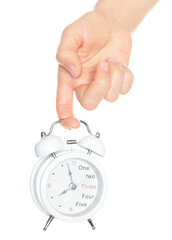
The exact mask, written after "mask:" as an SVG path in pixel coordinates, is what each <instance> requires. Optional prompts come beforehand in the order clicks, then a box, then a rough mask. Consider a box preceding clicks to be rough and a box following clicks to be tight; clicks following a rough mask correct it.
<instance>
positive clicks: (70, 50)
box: [56, 10, 133, 129]
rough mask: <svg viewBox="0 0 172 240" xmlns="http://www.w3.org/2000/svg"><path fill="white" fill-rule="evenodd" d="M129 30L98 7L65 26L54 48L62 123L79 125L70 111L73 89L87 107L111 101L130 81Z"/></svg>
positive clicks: (126, 88) (69, 125)
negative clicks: (57, 63) (57, 46)
mask: <svg viewBox="0 0 172 240" xmlns="http://www.w3.org/2000/svg"><path fill="white" fill-rule="evenodd" d="M131 44H132V42H131V35H130V32H129V30H127V29H126V28H125V27H123V26H122V25H121V24H119V23H118V21H117V20H116V19H115V18H114V17H112V16H110V15H108V14H105V13H103V12H102V11H100V10H94V11H92V12H89V13H87V14H85V15H84V16H82V17H81V18H80V19H78V20H77V21H75V22H74V23H72V24H71V25H69V26H68V27H66V28H65V30H64V31H63V33H62V37H61V42H60V45H59V48H58V51H57V60H58V62H59V63H60V64H59V71H58V88H57V104H56V107H57V113H58V116H59V119H62V118H65V120H64V121H63V122H62V125H63V126H64V127H67V128H69V129H71V128H78V127H79V126H80V122H79V121H78V120H77V119H76V118H75V117H74V114H73V93H74V91H75V93H76V97H77V99H78V101H79V102H80V104H81V105H82V106H83V107H84V108H85V109H87V110H93V109H95V108H96V107H97V106H98V104H99V103H100V102H101V100H102V99H105V100H107V101H109V102H114V101H116V100H117V99H118V96H119V94H126V93H127V92H128V91H129V90H130V88H131V86H132V83H133V74H132V72H131V71H130V70H129V69H128V67H127V65H128V62H129V57H130V52H131Z"/></svg>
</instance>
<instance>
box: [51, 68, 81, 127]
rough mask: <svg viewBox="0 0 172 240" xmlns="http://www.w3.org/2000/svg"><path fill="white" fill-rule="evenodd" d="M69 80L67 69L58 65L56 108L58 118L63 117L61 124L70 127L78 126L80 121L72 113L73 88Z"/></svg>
mask: <svg viewBox="0 0 172 240" xmlns="http://www.w3.org/2000/svg"><path fill="white" fill-rule="evenodd" d="M70 81H71V79H70V76H69V73H68V72H67V70H66V69H65V68H64V67H63V66H61V65H59V71H58V85H57V98H56V110H57V114H58V117H59V119H64V121H63V122H62V126H63V127H66V128H69V129H72V128H78V127H79V126H80V122H79V121H78V120H77V119H76V118H75V117H74V113H73V89H72V86H71V85H70V84H69V82H70Z"/></svg>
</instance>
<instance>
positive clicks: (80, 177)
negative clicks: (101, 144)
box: [46, 158, 102, 216]
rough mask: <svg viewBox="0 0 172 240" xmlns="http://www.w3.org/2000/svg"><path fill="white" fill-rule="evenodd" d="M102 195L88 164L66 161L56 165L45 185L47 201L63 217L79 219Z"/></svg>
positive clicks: (99, 180)
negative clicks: (77, 217) (76, 217)
mask: <svg viewBox="0 0 172 240" xmlns="http://www.w3.org/2000/svg"><path fill="white" fill-rule="evenodd" d="M101 194H102V178H101V174H100V172H99V171H98V169H97V168H96V167H95V166H94V165H93V164H92V163H91V162H89V161H87V160H84V159H80V158H70V159H66V160H64V161H61V162H59V163H58V164H57V165H56V166H55V167H54V168H53V169H52V171H51V172H50V174H49V175H48V178H47V182H46V195H47V199H48V201H49V203H50V205H51V207H52V208H53V209H55V210H56V211H57V212H59V213H61V214H63V215H65V216H81V215H83V214H84V213H87V212H88V211H90V210H91V209H92V208H94V207H95V206H96V205H97V203H98V202H99V200H100V198H101Z"/></svg>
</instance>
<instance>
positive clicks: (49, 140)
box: [35, 135, 65, 157]
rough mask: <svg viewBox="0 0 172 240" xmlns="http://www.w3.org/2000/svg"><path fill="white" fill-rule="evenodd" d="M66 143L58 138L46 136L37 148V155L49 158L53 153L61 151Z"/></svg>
mask: <svg viewBox="0 0 172 240" xmlns="http://www.w3.org/2000/svg"><path fill="white" fill-rule="evenodd" d="M64 145H65V143H64V142H63V141H62V139H61V138H60V137H58V136H53V135H49V136H45V137H43V138H42V139H41V140H40V141H39V142H38V143H37V144H36V146H35V153H36V156H37V157H44V156H48V155H49V154H51V153H53V152H57V151H59V150H60V149H61V148H62V147H63V146H64Z"/></svg>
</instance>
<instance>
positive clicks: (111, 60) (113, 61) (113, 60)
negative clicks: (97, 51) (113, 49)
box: [109, 57, 117, 63]
mask: <svg viewBox="0 0 172 240" xmlns="http://www.w3.org/2000/svg"><path fill="white" fill-rule="evenodd" d="M109 62H112V63H117V60H116V59H115V58H112V57H110V58H109Z"/></svg>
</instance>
